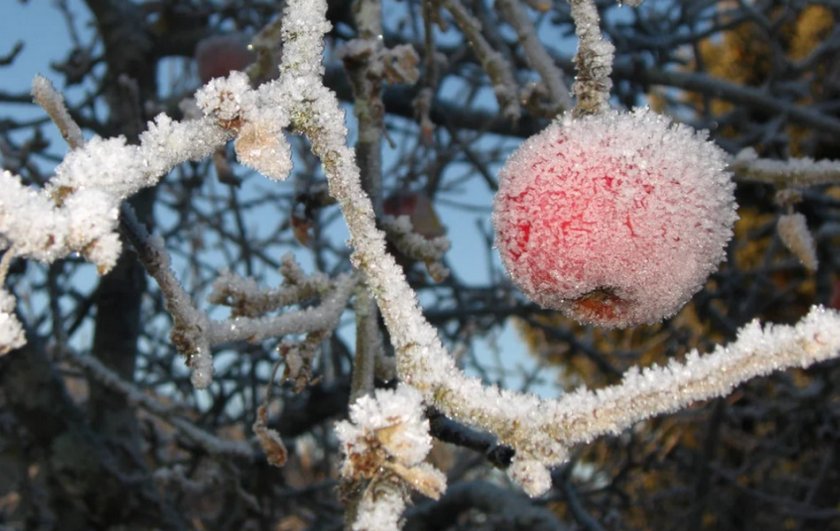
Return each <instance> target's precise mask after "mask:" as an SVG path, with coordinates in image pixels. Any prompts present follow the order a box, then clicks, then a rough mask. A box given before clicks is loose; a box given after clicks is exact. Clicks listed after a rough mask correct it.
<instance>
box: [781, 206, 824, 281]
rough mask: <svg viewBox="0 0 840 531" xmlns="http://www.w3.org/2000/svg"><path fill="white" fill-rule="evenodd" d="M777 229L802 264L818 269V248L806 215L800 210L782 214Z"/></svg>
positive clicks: (810, 268) (811, 269) (809, 268)
mask: <svg viewBox="0 0 840 531" xmlns="http://www.w3.org/2000/svg"><path fill="white" fill-rule="evenodd" d="M776 230H777V231H778V232H779V238H781V240H782V243H784V244H785V247H787V248H788V249H789V250H790V252H792V253H793V254H794V255H795V256H796V257H797V258H799V261H800V262H802V265H804V266H805V267H806V268H807V269H808V270H809V271H816V270H817V267H819V262H818V261H817V248H816V245H815V244H814V238H813V237H812V236H811V231H809V230H808V223H807V221H806V220H805V216H803V215H802V214H800V213H798V212H797V213H795V214H785V215H783V216H780V217H779V221H778V222H777V223H776Z"/></svg>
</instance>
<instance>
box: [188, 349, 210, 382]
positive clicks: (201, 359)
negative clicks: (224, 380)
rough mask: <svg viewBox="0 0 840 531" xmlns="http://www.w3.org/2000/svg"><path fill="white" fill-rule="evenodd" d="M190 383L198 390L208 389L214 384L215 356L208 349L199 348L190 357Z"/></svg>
mask: <svg viewBox="0 0 840 531" xmlns="http://www.w3.org/2000/svg"><path fill="white" fill-rule="evenodd" d="M190 370H191V371H192V374H190V382H192V384H193V387H195V388H196V389H206V388H207V387H209V386H210V384H211V383H212V382H213V355H212V354H211V353H210V349H209V348H208V347H206V346H205V347H204V348H199V349H198V350H197V351H196V352H194V353H193V354H192V356H191V357H190Z"/></svg>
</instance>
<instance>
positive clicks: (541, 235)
mask: <svg viewBox="0 0 840 531" xmlns="http://www.w3.org/2000/svg"><path fill="white" fill-rule="evenodd" d="M725 167H726V159H725V154H724V152H723V151H722V150H721V149H719V148H718V147H716V146H715V145H714V144H713V143H712V142H710V141H709V140H707V138H706V136H705V135H704V134H702V133H697V132H695V131H694V130H693V129H691V128H689V127H687V126H685V125H681V124H673V123H671V122H670V121H669V120H668V119H667V118H664V117H661V116H658V115H656V114H655V113H653V112H651V111H649V110H646V109H638V110H636V111H634V112H632V113H629V114H628V113H619V112H615V111H610V112H606V113H601V114H598V115H593V116H585V117H582V118H571V117H569V116H566V117H565V118H563V119H562V120H560V121H558V122H557V123H555V124H552V125H551V126H549V127H548V128H547V129H546V130H545V131H543V132H542V133H540V134H538V135H536V136H534V137H532V138H530V139H528V140H527V141H526V142H525V143H524V144H523V145H522V146H521V147H520V148H519V149H517V151H516V152H515V153H514V154H513V155H512V156H511V157H510V159H508V161H507V163H506V164H505V166H504V168H503V169H502V171H501V178H500V183H499V192H498V194H497V196H496V200H495V204H494V212H493V218H494V225H495V230H496V244H497V246H498V248H499V252H500V254H501V257H502V261H503V262H504V265H505V266H506V268H507V270H508V272H509V273H510V275H511V278H512V279H513V281H514V283H516V284H517V285H518V286H519V287H520V288H521V289H522V291H523V292H525V294H526V295H527V296H528V297H529V298H531V299H532V300H533V301H535V302H536V303H537V304H540V305H541V306H544V307H548V308H554V309H559V310H561V311H563V312H564V313H565V314H566V315H568V316H570V317H572V318H574V319H577V320H578V321H581V322H585V323H592V324H598V325H602V326H608V327H625V326H633V325H637V324H642V323H653V322H656V321H659V320H661V319H663V318H665V317H669V316H671V315H673V314H674V313H676V311H677V310H679V308H680V307H682V305H683V304H685V302H686V301H687V300H688V299H689V298H690V297H691V296H692V295H693V294H694V293H695V292H697V291H698V290H699V289H700V288H701V287H702V285H703V282H704V281H705V280H706V278H707V277H708V275H709V274H710V273H711V272H712V271H713V270H714V269H715V268H716V267H717V265H718V264H719V263H720V261H721V260H722V259H723V257H724V247H725V245H726V242H727V241H728V240H729V238H730V237H731V235H732V224H733V223H734V221H735V219H736V218H737V215H736V213H735V207H736V205H735V200H734V196H733V193H734V185H733V183H732V181H731V179H730V176H729V174H728V172H726V171H725Z"/></svg>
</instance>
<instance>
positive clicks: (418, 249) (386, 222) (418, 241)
mask: <svg viewBox="0 0 840 531" xmlns="http://www.w3.org/2000/svg"><path fill="white" fill-rule="evenodd" d="M380 223H381V225H382V229H383V230H385V232H386V233H387V235H388V241H390V242H391V243H393V244H394V247H396V249H397V250H398V251H399V252H400V254H402V255H403V256H405V257H406V258H410V259H411V260H416V261H418V262H423V263H424V264H426V268H427V269H428V271H429V274H430V275H431V276H432V278H433V279H434V280H435V281H436V282H441V281H442V280H444V279H445V278H446V277H447V276H448V274H449V270H448V269H447V268H446V266H444V265H443V262H442V261H441V260H442V259H443V255H444V254H446V251H448V250H449V247H450V245H451V243H450V241H449V238H447V237H446V236H436V237H433V238H428V237H426V236H424V235H423V234H420V233H419V232H417V231H416V230H415V229H414V227H413V226H412V224H411V218H410V217H409V216H405V215H403V216H399V217H396V218H395V217H393V216H383V217H382V218H381V220H380Z"/></svg>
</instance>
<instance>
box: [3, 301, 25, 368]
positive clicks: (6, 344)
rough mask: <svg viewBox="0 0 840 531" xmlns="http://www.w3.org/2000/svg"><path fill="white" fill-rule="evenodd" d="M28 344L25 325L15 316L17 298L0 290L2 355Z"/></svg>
mask: <svg viewBox="0 0 840 531" xmlns="http://www.w3.org/2000/svg"><path fill="white" fill-rule="evenodd" d="M25 344H26V338H25V337H24V334H23V326H21V324H20V321H18V319H17V316H15V298H14V297H12V295H11V294H10V293H9V292H8V291H6V290H0V356H2V355H4V354H8V353H9V352H10V351H12V350H14V349H16V348H20V347H22V346H23V345H25Z"/></svg>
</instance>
